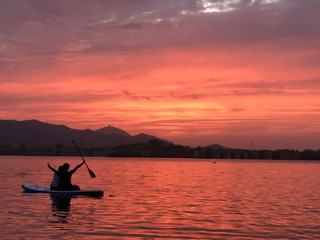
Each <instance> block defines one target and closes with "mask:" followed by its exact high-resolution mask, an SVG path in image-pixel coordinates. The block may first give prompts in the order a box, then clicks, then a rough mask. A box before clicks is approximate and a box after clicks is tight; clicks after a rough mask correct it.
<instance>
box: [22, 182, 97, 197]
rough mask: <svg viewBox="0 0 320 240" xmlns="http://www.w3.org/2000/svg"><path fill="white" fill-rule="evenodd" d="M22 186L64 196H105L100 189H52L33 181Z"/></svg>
mask: <svg viewBox="0 0 320 240" xmlns="http://www.w3.org/2000/svg"><path fill="white" fill-rule="evenodd" d="M22 188H23V190H24V191H25V192H28V193H50V194H53V195H63V196H75V195H85V196H94V197H98V196H103V191H102V190H98V189H93V190H68V191H64V190H50V188H47V187H41V186H38V185H35V184H31V183H23V184H22Z"/></svg>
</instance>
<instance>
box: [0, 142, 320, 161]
mask: <svg viewBox="0 0 320 240" xmlns="http://www.w3.org/2000/svg"><path fill="white" fill-rule="evenodd" d="M81 151H82V154H83V155H85V156H100V157H140V158H143V157H154V158H199V159H270V160H273V159H274V160H320V150H303V151H298V150H292V149H279V150H249V149H232V148H225V147H222V146H219V145H214V146H213V147H212V146H211V147H210V146H208V147H196V148H192V147H188V146H181V145H176V144H173V143H171V142H164V141H159V140H150V141H148V142H146V143H134V144H126V145H120V146H115V147H99V148H97V147H89V148H86V147H82V148H81ZM0 155H21V156H77V155H78V152H77V151H76V149H75V148H74V147H70V146H64V145H63V144H59V143H57V144H55V145H54V146H47V147H43V146H42V147H35V146H28V144H27V143H22V144H21V145H20V146H19V147H18V148H14V147H12V146H10V145H0Z"/></svg>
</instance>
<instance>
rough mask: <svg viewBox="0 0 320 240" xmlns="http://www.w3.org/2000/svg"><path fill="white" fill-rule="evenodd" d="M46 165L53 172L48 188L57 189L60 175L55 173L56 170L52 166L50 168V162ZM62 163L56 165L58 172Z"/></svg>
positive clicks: (60, 170)
mask: <svg viewBox="0 0 320 240" xmlns="http://www.w3.org/2000/svg"><path fill="white" fill-rule="evenodd" d="M48 167H49V169H51V170H52V171H53V172H54V173H53V178H52V181H51V184H50V190H59V184H60V177H59V175H58V174H57V173H56V170H55V169H54V168H52V167H51V166H50V163H48ZM62 168H63V167H62V165H61V166H59V167H58V172H60V173H61V172H62Z"/></svg>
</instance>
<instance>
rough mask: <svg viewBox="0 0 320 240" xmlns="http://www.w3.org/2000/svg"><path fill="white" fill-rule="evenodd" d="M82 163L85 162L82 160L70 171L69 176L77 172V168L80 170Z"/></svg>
mask: <svg viewBox="0 0 320 240" xmlns="http://www.w3.org/2000/svg"><path fill="white" fill-rule="evenodd" d="M84 163H85V161H84V160H83V162H82V163H80V164H79V165H77V166H76V167H75V168H74V169H72V170H71V171H70V173H71V174H74V173H75V172H76V171H77V170H78V168H80V167H81V166H82V165H83V164H84Z"/></svg>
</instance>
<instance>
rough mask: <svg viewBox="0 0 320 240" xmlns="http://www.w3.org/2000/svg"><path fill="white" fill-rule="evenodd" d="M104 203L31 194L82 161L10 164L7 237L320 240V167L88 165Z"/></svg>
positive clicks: (79, 178)
mask: <svg viewBox="0 0 320 240" xmlns="http://www.w3.org/2000/svg"><path fill="white" fill-rule="evenodd" d="M86 159H87V163H88V165H89V167H90V168H91V170H93V171H94V172H95V174H96V175H97V178H95V179H92V178H90V176H89V174H88V171H87V170H86V168H85V166H83V167H82V168H80V169H79V170H78V172H77V173H75V175H74V176H73V183H74V184H78V185H80V186H81V188H82V189H90V188H91V189H92V188H99V189H103V190H105V195H104V197H103V198H92V197H73V198H71V199H56V198H52V197H50V195H48V194H27V193H23V192H22V189H21V184H22V183H23V182H30V183H36V184H38V185H43V186H48V185H49V184H50V182H51V179H52V172H51V171H50V170H49V169H48V168H47V162H50V163H51V165H52V166H53V167H56V168H57V167H58V165H60V164H62V163H64V162H69V163H70V165H71V167H73V166H75V165H76V164H78V163H80V162H81V159H80V158H76V157H14V156H9V157H8V156H1V157H0V178H1V181H0V189H1V191H2V193H1V195H0V200H1V202H0V203H1V204H0V215H1V219H0V239H90V240H91V239H320V174H319V173H320V162H293V161H290V162H280V161H279V162H275V161H231V160H230V161H217V162H216V163H213V162H212V160H188V159H179V160H174V159H121V158H89V157H88V158H86Z"/></svg>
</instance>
